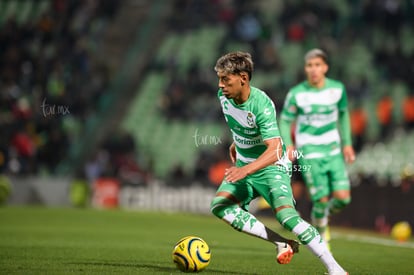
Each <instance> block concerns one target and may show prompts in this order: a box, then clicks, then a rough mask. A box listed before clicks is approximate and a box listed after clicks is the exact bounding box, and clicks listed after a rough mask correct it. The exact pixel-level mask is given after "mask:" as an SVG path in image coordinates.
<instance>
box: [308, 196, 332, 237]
mask: <svg viewBox="0 0 414 275" xmlns="http://www.w3.org/2000/svg"><path fill="white" fill-rule="evenodd" d="M328 213H329V203H328V202H320V201H316V202H314V203H313V207H312V212H311V219H312V224H313V225H314V227H315V228H316V229H317V230H318V232H319V233H320V234H323V233H324V232H325V230H326V227H327V226H328Z"/></svg>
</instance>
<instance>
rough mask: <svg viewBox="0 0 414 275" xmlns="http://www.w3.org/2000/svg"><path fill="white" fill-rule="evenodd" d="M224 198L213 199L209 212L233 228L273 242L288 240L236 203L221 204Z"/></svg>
mask: <svg viewBox="0 0 414 275" xmlns="http://www.w3.org/2000/svg"><path fill="white" fill-rule="evenodd" d="M225 200H226V199H224V198H216V199H215V200H213V205H212V210H211V212H212V213H213V214H214V215H215V216H217V217H219V218H221V219H223V220H224V221H226V222H227V223H229V224H230V225H231V226H232V227H233V228H234V229H236V230H238V231H241V232H244V233H247V234H249V235H253V236H256V237H259V238H261V239H263V240H266V241H269V242H273V243H275V244H278V243H281V242H282V243H286V242H287V241H288V239H286V238H284V237H282V236H280V235H279V234H277V233H276V232H274V231H272V230H270V229H269V228H267V227H266V226H265V225H264V224H263V223H262V222H260V221H259V220H257V218H256V217H255V216H254V215H252V214H250V213H249V212H247V211H245V210H243V209H242V208H240V207H239V206H238V205H234V204H233V205H226V204H222V203H223V202H224V201H225ZM214 202H216V203H214ZM217 202H219V203H217Z"/></svg>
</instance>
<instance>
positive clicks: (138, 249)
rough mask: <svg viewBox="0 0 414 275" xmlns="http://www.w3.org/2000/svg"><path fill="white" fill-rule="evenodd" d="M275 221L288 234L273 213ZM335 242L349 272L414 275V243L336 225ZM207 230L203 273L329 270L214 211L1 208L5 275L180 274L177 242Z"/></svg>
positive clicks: (0, 269)
mask: <svg viewBox="0 0 414 275" xmlns="http://www.w3.org/2000/svg"><path fill="white" fill-rule="evenodd" d="M264 222H265V223H266V224H267V225H268V226H270V227H271V228H275V229H277V230H278V231H279V232H282V233H283V235H286V236H290V233H288V232H287V231H284V230H283V229H282V228H281V227H280V226H279V225H278V224H277V223H276V222H275V221H274V220H273V219H269V218H264ZM331 231H332V233H333V236H334V239H333V241H332V242H331V243H332V249H333V251H334V256H335V257H336V258H337V260H338V261H339V262H340V263H341V264H342V265H343V266H344V267H345V268H346V269H347V271H348V272H349V273H350V274H387V275H388V274H413V272H414V268H413V260H414V243H413V242H412V241H411V242H408V243H405V244H398V243H396V242H394V241H392V240H390V239H389V238H386V237H383V236H381V235H377V234H374V233H372V232H362V231H357V230H349V229H341V228H333V229H332V230H331ZM187 235H196V236H200V237H202V238H203V239H204V240H206V241H207V243H208V244H209V245H210V248H211V251H212V259H211V263H210V265H209V266H208V267H207V269H206V270H204V271H203V272H202V273H201V274H240V275H243V274H324V272H325V268H324V267H323V265H322V263H321V262H320V261H319V260H318V259H316V258H315V257H314V256H313V255H312V254H311V253H310V252H309V251H308V250H307V249H306V248H305V247H303V246H301V251H300V253H299V254H297V255H296V256H295V257H294V258H293V260H292V262H291V263H290V264H288V265H279V264H277V263H276V262H275V255H276V254H275V250H274V248H273V246H272V245H271V244H269V243H267V242H264V241H262V240H260V239H257V238H254V237H251V236H247V235H245V234H242V233H239V232H236V231H235V230H233V229H232V228H230V227H229V226H228V225H226V224H225V223H224V222H221V221H220V220H218V219H216V218H214V217H212V216H209V215H193V214H185V213H158V212H129V211H123V210H93V209H70V208H67V209H66V208H43V207H3V208H0V274H181V272H180V271H178V270H177V269H176V268H175V266H174V264H173V262H172V260H171V251H172V248H173V246H174V244H175V242H176V241H178V240H179V239H180V238H181V237H184V236H187Z"/></svg>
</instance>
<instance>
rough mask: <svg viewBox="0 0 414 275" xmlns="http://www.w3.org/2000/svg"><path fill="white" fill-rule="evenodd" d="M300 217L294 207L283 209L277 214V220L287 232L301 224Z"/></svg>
mask: <svg viewBox="0 0 414 275" xmlns="http://www.w3.org/2000/svg"><path fill="white" fill-rule="evenodd" d="M298 218H300V216H299V214H298V212H297V211H296V209H294V208H292V207H287V208H283V209H281V210H280V211H277V212H276V220H277V221H278V222H279V223H280V224H281V225H282V226H283V227H284V228H285V229H287V230H289V231H292V229H293V228H294V227H295V226H296V225H297V224H298V223H299V219H298Z"/></svg>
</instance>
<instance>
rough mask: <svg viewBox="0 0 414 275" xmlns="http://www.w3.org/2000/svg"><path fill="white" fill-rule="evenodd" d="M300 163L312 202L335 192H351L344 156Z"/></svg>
mask: <svg viewBox="0 0 414 275" xmlns="http://www.w3.org/2000/svg"><path fill="white" fill-rule="evenodd" d="M298 162H299V164H300V165H301V167H303V169H302V176H303V180H304V181H305V184H306V186H307V188H308V190H309V194H310V197H311V199H312V201H317V200H319V199H320V198H322V197H326V196H329V194H331V193H332V192H333V191H338V190H350V183H349V177H348V172H347V170H346V166H345V161H344V158H343V155H342V154H338V155H335V156H331V157H326V158H316V159H305V158H300V159H298ZM305 168H306V169H305Z"/></svg>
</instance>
